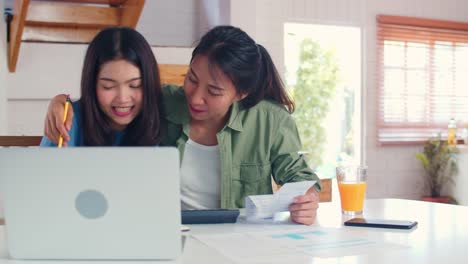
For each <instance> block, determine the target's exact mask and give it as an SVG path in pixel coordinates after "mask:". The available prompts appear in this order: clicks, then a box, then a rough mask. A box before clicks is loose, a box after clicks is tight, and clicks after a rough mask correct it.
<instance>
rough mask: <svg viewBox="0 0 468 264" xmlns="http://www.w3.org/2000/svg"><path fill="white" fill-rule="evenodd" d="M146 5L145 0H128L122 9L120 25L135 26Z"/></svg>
mask: <svg viewBox="0 0 468 264" xmlns="http://www.w3.org/2000/svg"><path fill="white" fill-rule="evenodd" d="M144 5H145V0H127V1H125V2H124V3H123V4H122V6H121V7H120V9H121V18H120V25H121V26H125V27H131V28H135V27H136V25H137V23H138V20H139V19H140V15H141V11H142V10H143V7H144Z"/></svg>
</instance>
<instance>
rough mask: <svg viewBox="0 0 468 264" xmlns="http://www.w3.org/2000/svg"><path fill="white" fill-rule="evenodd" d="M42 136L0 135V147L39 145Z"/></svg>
mask: <svg viewBox="0 0 468 264" xmlns="http://www.w3.org/2000/svg"><path fill="white" fill-rule="evenodd" d="M41 140H42V136H0V147H31V146H39V144H40V143H41Z"/></svg>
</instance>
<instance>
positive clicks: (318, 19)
mask: <svg viewBox="0 0 468 264" xmlns="http://www.w3.org/2000/svg"><path fill="white" fill-rule="evenodd" d="M255 10H256V21H255V30H254V32H256V36H255V37H256V40H257V41H258V42H259V43H262V44H264V45H265V47H266V48H267V49H268V50H269V51H270V52H271V54H272V56H273V60H274V61H275V62H276V64H277V66H278V68H279V70H280V72H284V59H283V45H284V44H283V24H284V22H303V23H318V24H329V25H352V26H358V27H360V28H361V29H362V31H363V45H364V46H363V54H364V58H363V60H364V61H363V62H364V65H363V73H364V77H363V84H364V85H363V96H364V98H363V99H364V101H363V102H365V105H364V107H365V109H366V111H365V119H364V124H365V125H364V133H366V134H365V137H364V144H365V152H366V156H367V158H366V160H365V162H366V163H367V165H368V167H369V171H368V172H369V183H368V184H369V185H368V197H371V198H376V197H400V198H415V199H416V198H419V196H420V195H421V191H422V187H421V186H422V183H421V179H422V178H421V177H420V175H421V174H422V173H423V172H422V169H421V168H420V164H419V163H418V161H416V160H415V158H414V155H415V153H416V152H418V151H419V150H420V147H378V146H377V139H376V120H377V116H376V113H377V94H376V91H377V84H376V79H375V77H374V76H375V68H376V41H375V39H376V37H375V36H376V22H375V17H376V15H377V14H387V15H403V16H416V17H426V18H434V19H445V20H455V21H464V22H468V1H466V0H372V1H369V0H289V1H273V0H257V1H256V7H255Z"/></svg>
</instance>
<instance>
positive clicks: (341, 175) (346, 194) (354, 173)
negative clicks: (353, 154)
mask: <svg viewBox="0 0 468 264" xmlns="http://www.w3.org/2000/svg"><path fill="white" fill-rule="evenodd" d="M336 178H337V180H338V189H339V191H340V199H341V211H342V212H343V214H345V215H358V214H362V208H363V207H364V197H365V194H366V187H367V168H366V167H364V166H340V167H337V168H336Z"/></svg>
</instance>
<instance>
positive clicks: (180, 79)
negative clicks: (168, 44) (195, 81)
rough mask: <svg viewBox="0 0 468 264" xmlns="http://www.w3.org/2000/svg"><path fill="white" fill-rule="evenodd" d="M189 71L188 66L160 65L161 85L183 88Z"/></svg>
mask: <svg viewBox="0 0 468 264" xmlns="http://www.w3.org/2000/svg"><path fill="white" fill-rule="evenodd" d="M188 69H189V66H188V65H181V64H159V74H160V77H161V83H163V84H176V85H180V86H182V85H183V84H184V80H185V75H187V71H188Z"/></svg>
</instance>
